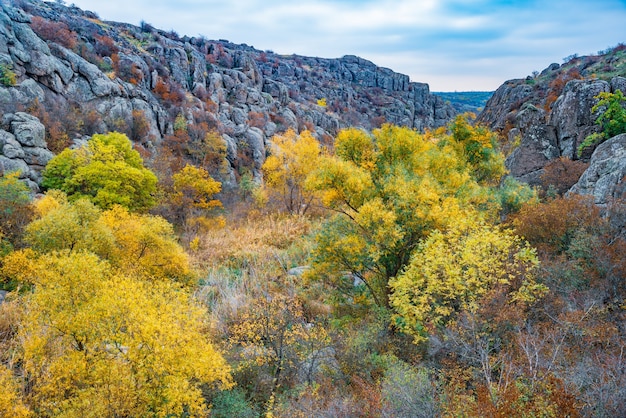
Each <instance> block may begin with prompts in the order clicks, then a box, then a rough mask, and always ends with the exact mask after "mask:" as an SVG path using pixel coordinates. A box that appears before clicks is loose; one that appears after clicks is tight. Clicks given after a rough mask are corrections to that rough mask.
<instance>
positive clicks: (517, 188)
mask: <svg viewBox="0 0 626 418" xmlns="http://www.w3.org/2000/svg"><path fill="white" fill-rule="evenodd" d="M496 196H497V198H498V199H499V201H500V206H501V207H502V209H501V212H500V213H501V215H509V214H511V213H515V212H517V211H519V210H520V209H521V208H522V206H523V205H524V204H526V203H528V202H533V201H536V200H537V193H536V192H535V191H534V190H533V189H531V188H530V186H529V185H528V184H526V183H522V182H520V181H518V180H516V179H515V178H514V177H511V176H506V177H505V178H504V180H503V181H502V184H501V186H500V188H499V189H498V190H497V192H496Z"/></svg>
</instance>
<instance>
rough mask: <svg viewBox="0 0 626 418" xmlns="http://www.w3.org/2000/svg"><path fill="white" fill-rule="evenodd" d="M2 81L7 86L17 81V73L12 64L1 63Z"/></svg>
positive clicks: (0, 74) (0, 81) (0, 76)
mask: <svg viewBox="0 0 626 418" xmlns="http://www.w3.org/2000/svg"><path fill="white" fill-rule="evenodd" d="M0 83H2V85H3V86H6V87H11V86H14V85H15V84H16V83H17V75H16V74H15V72H13V69H12V66H11V64H0Z"/></svg>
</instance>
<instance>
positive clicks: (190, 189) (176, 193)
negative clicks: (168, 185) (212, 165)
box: [169, 164, 222, 230]
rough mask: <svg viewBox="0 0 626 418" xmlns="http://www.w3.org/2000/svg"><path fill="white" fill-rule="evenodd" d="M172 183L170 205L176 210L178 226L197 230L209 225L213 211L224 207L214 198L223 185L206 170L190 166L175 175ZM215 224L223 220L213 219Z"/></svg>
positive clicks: (174, 211)
mask: <svg viewBox="0 0 626 418" xmlns="http://www.w3.org/2000/svg"><path fill="white" fill-rule="evenodd" d="M172 181H173V184H172V191H171V193H169V199H170V202H169V204H170V205H171V206H173V207H174V208H176V209H174V210H173V213H175V216H176V224H179V225H184V226H185V227H187V228H191V229H195V230H197V229H198V226H199V225H208V224H209V223H210V222H211V221H210V220H209V218H208V215H209V214H210V213H211V211H212V210H214V209H216V208H221V207H222V202H220V201H219V200H217V199H215V198H214V197H215V195H216V194H218V193H219V192H220V190H221V189H222V184H221V183H220V182H219V181H217V180H214V179H213V178H212V177H211V176H210V175H209V173H208V171H206V170H205V169H204V168H202V167H196V166H193V165H189V164H188V165H186V166H185V167H184V168H183V169H182V170H180V171H179V172H177V173H175V174H174V175H173V176H172ZM213 222H216V223H221V222H222V220H221V218H213ZM194 226H195V228H194Z"/></svg>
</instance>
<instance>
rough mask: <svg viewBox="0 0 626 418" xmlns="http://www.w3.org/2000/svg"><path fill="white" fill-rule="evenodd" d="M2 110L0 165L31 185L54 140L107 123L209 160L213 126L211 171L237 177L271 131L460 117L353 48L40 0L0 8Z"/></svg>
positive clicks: (159, 149) (251, 166) (148, 145)
mask: <svg viewBox="0 0 626 418" xmlns="http://www.w3.org/2000/svg"><path fill="white" fill-rule="evenodd" d="M0 111H1V112H2V113H3V114H5V115H12V116H7V118H6V119H7V122H4V120H3V125H2V129H4V130H3V131H2V132H0V134H1V136H0V138H2V139H0V155H2V157H0V170H4V171H6V170H14V169H21V170H22V177H24V178H28V179H30V181H31V185H33V187H34V183H35V182H37V181H38V172H39V171H40V170H39V168H40V165H41V164H44V163H45V161H46V158H48V159H49V157H50V154H49V152H47V151H45V150H46V149H47V148H48V149H51V150H52V151H54V152H58V151H60V150H61V149H63V148H64V147H66V146H71V145H72V144H73V143H74V144H75V143H80V141H82V140H84V138H86V137H87V136H89V135H91V134H93V133H102V132H106V131H110V130H117V131H121V132H125V133H127V134H128V135H129V137H131V139H132V140H133V141H134V142H135V144H136V146H137V148H138V149H140V150H141V151H142V152H143V153H144V155H145V157H146V158H147V159H148V160H151V161H156V160H157V159H158V158H160V157H163V156H164V155H166V156H168V158H169V165H170V166H171V165H172V164H173V163H172V162H171V160H172V159H178V160H191V161H193V162H196V163H199V164H201V163H203V162H205V161H206V158H204V157H206V155H205V154H207V149H206V138H207V134H211V133H218V134H219V135H218V137H219V138H221V140H222V141H223V142H224V146H225V148H226V158H227V160H228V164H227V169H226V170H225V171H224V170H221V171H220V172H219V173H218V172H216V173H215V174H216V175H219V176H220V177H221V180H222V181H224V182H225V183H226V185H227V186H228V185H230V186H234V184H235V183H236V179H237V177H238V175H240V174H241V173H242V172H243V171H245V170H250V171H251V172H252V173H253V174H254V175H255V176H256V177H259V175H260V167H261V165H262V164H263V161H264V159H265V155H266V147H267V143H268V139H269V138H271V137H272V136H273V135H274V134H276V133H280V132H283V131H285V130H287V129H289V128H293V129H295V130H303V129H308V130H309V131H312V132H313V133H314V135H315V136H316V137H317V138H318V139H319V140H320V141H321V142H328V141H329V140H330V138H331V137H332V136H333V135H334V134H335V133H336V132H337V131H338V130H339V129H341V128H343V127H346V126H360V127H364V128H368V129H369V128H372V127H376V126H379V125H380V124H381V123H384V122H391V123H394V124H400V125H406V126H410V127H413V128H416V129H425V128H433V127H438V126H441V125H444V124H446V123H447V122H448V121H449V120H450V119H451V118H452V117H453V116H454V115H455V111H454V109H453V108H452V107H451V106H449V105H448V104H446V103H445V102H444V101H443V100H442V99H441V98H439V97H436V96H434V95H432V94H430V92H429V88H428V85H426V84H423V83H415V82H411V81H410V80H409V78H408V76H406V75H402V74H398V73H395V72H393V71H391V70H389V69H386V68H380V67H378V66H376V65H375V64H373V63H371V62H369V61H366V60H364V59H361V58H358V57H355V56H345V57H343V58H339V59H322V58H312V57H302V56H296V55H291V56H281V55H277V54H274V53H272V52H270V51H259V50H256V49H254V48H253V47H250V46H247V45H245V44H244V45H235V44H232V43H230V42H228V41H224V40H219V41H211V40H207V39H204V38H202V37H194V38H189V37H187V36H184V37H181V36H179V35H178V34H176V33H173V32H165V31H161V30H158V29H156V28H154V27H152V26H151V25H149V24H146V23H142V25H141V27H136V26H133V25H129V24H124V23H115V22H104V21H102V20H100V19H99V18H98V16H97V15H96V14H94V13H92V12H86V11H82V10H80V9H78V8H76V7H66V6H63V5H61V4H59V3H56V2H55V3H52V2H42V1H38V0H15V1H12V2H4V3H2V4H1V5H0ZM28 115H30V116H28ZM33 117H35V118H36V119H33ZM26 119H28V120H29V121H30V122H29V123H32V126H35V125H36V122H37V120H38V121H39V122H41V123H40V125H41V124H43V126H45V135H43V133H42V132H40V131H41V129H40V127H39V126H38V127H37V129H36V131H37V134H36V135H35V136H36V137H37V138H38V140H37V141H36V142H37V147H36V149H39V150H41V151H37V152H38V153H39V154H37V155H38V157H37V158H31V157H30V156H29V155H32V154H33V153H34V152H35V151H24V152H22V153H20V151H14V150H15V149H17V146H16V141H17V143H20V136H19V134H16V133H15V129H18V128H13V125H14V124H15V123H17V122H15V121H21V120H26ZM9 120H10V121H13V122H9ZM33 129H34V128H33ZM13 137H15V139H13ZM40 137H43V138H45V143H42V142H41V141H40V140H39V138H40ZM21 145H22V146H23V147H31V145H26V144H23V143H21ZM46 145H47V147H46ZM22 149H23V150H25V148H22ZM22 154H24V157H22ZM203 155H204V157H203ZM163 158H165V157H163ZM35 160H36V161H35ZM174 165H175V164H174ZM26 168H28V169H26Z"/></svg>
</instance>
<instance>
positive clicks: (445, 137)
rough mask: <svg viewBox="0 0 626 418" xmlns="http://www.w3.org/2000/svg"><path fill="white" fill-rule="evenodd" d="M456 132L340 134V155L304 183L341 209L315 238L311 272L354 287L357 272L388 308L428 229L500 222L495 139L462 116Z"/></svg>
mask: <svg viewBox="0 0 626 418" xmlns="http://www.w3.org/2000/svg"><path fill="white" fill-rule="evenodd" d="M451 130H452V135H449V134H446V133H445V131H443V130H439V131H437V132H435V133H429V134H420V133H418V132H416V131H413V130H411V129H408V128H402V127H396V126H391V125H383V127H382V128H380V129H377V130H375V131H374V132H373V133H372V134H368V133H366V132H364V131H360V130H357V129H348V130H344V131H342V132H340V133H339V135H338V136H337V139H336V142H335V150H336V156H333V157H326V158H323V159H322V161H321V162H320V163H319V167H318V169H317V170H316V171H314V172H313V174H312V175H311V176H310V177H309V179H308V180H307V186H308V187H310V188H312V189H314V190H318V191H319V192H321V199H322V202H323V204H324V205H325V206H327V207H328V208H330V209H331V210H333V211H335V212H337V215H336V216H334V217H333V218H332V219H331V220H330V221H329V222H328V223H327V224H326V225H325V227H324V228H322V230H321V232H320V233H319V234H318V236H317V246H316V249H315V251H314V254H313V267H314V268H313V269H312V271H311V272H310V274H311V275H312V276H318V277H325V278H326V279H328V280H329V281H330V282H331V285H332V286H333V287H335V288H338V289H341V288H343V289H351V288H352V287H353V286H352V282H353V280H354V277H355V276H356V277H357V278H359V279H360V280H361V281H362V283H364V285H365V286H366V287H367V288H368V290H369V292H370V294H371V296H372V298H373V300H374V302H375V303H376V304H377V305H379V306H383V307H388V306H389V291H390V288H389V286H388V282H389V279H390V278H392V277H395V276H397V275H398V274H399V273H401V272H402V270H403V269H404V268H405V266H406V265H407V264H408V263H409V261H410V259H411V256H412V254H413V253H414V251H415V250H416V249H417V248H418V245H419V243H420V241H421V240H423V239H425V238H426V237H427V236H428V235H429V234H430V232H431V231H433V230H445V229H446V228H447V227H448V226H449V225H450V224H451V223H452V222H453V221H456V220H457V219H459V218H485V219H495V217H496V214H497V212H498V209H499V204H498V202H497V200H498V199H497V197H496V196H495V193H494V189H495V187H497V186H496V185H497V184H498V182H499V180H500V177H501V176H502V174H503V173H504V172H505V169H504V164H503V159H502V157H501V155H500V154H499V153H498V152H496V150H495V148H494V147H495V143H494V141H495V137H494V136H493V135H492V134H490V133H489V132H488V131H486V130H484V129H483V128H474V127H472V126H471V125H469V124H468V123H466V122H464V121H463V119H457V120H456V121H455V123H454V124H452V125H451ZM346 273H350V274H346Z"/></svg>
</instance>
